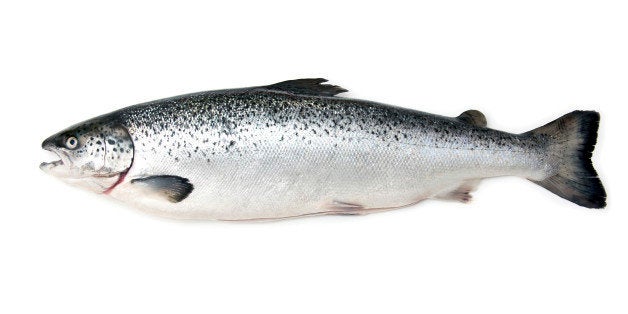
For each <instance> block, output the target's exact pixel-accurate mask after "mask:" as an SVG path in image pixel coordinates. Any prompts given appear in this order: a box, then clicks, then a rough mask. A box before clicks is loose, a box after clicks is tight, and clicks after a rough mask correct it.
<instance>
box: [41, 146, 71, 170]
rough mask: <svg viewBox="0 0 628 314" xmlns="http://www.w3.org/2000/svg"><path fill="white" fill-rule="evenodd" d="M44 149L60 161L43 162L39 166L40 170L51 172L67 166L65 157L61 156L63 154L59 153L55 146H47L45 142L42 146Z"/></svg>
mask: <svg viewBox="0 0 628 314" xmlns="http://www.w3.org/2000/svg"><path fill="white" fill-rule="evenodd" d="M42 148H43V149H44V150H46V151H48V152H50V154H54V155H55V156H56V157H57V158H59V159H58V160H54V161H49V162H42V163H41V164H39V169H41V170H43V171H46V172H49V171H51V170H53V169H55V168H57V167H60V166H64V165H65V163H64V162H63V157H62V156H61V152H59V151H57V150H56V149H55V148H54V146H51V145H50V144H46V143H45V142H44V145H42Z"/></svg>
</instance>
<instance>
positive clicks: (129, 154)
mask: <svg viewBox="0 0 628 314" xmlns="http://www.w3.org/2000/svg"><path fill="white" fill-rule="evenodd" d="M41 147H42V148H43V149H45V150H47V151H50V152H52V153H54V154H56V155H57V157H58V158H59V160H56V161H52V162H43V163H41V165H40V166H39V168H41V169H42V170H43V171H44V172H46V173H48V174H51V175H53V176H55V177H57V178H59V179H61V180H63V181H66V182H67V183H70V184H72V185H79V186H82V187H84V188H87V189H89V190H93V191H96V192H105V191H107V190H108V189H110V188H112V187H113V186H114V185H115V184H116V183H117V182H118V180H119V179H120V178H121V177H122V176H123V175H124V174H125V173H126V172H127V171H128V169H129V168H130V167H131V165H132V163H133V154H134V147H133V140H132V139H131V136H130V135H129V133H128V131H127V130H126V128H124V127H123V126H122V125H121V124H119V123H116V122H114V121H113V119H111V118H107V117H101V118H95V119H92V120H88V121H85V122H82V123H79V124H76V125H74V126H71V127H69V128H67V129H64V130H62V131H60V132H58V133H56V134H54V135H52V136H50V137H48V138H47V139H46V140H44V141H43V143H42V144H41Z"/></svg>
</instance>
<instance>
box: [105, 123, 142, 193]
mask: <svg viewBox="0 0 628 314" xmlns="http://www.w3.org/2000/svg"><path fill="white" fill-rule="evenodd" d="M120 127H121V128H122V129H124V131H125V132H126V134H127V135H128V136H129V140H131V143H133V137H132V136H131V134H130V133H129V130H128V129H127V128H126V127H124V126H122V125H120ZM134 161H135V143H133V155H132V156H131V164H130V165H129V167H128V168H126V170H124V171H122V172H120V175H119V176H118V181H116V183H114V184H113V185H111V186H110V187H109V188H107V189H106V190H104V191H103V192H102V194H107V195H109V194H111V192H112V191H113V189H115V188H116V187H117V186H118V185H120V183H122V182H124V179H125V178H126V175H127V174H128V173H129V171H130V170H131V167H133V162H134ZM105 162H107V141H106V139H105Z"/></svg>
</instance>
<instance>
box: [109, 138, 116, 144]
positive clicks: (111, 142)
mask: <svg viewBox="0 0 628 314" xmlns="http://www.w3.org/2000/svg"><path fill="white" fill-rule="evenodd" d="M107 143H108V144H109V145H116V141H114V140H112V139H107Z"/></svg>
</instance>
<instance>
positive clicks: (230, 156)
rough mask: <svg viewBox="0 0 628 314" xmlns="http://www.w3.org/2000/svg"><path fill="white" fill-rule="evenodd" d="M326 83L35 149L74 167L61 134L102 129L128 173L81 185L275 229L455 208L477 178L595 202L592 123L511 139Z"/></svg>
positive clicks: (201, 103) (173, 103) (192, 102)
mask: <svg viewBox="0 0 628 314" xmlns="http://www.w3.org/2000/svg"><path fill="white" fill-rule="evenodd" d="M324 82H325V80H322V79H301V80H293V81H286V82H281V83H277V84H273V85H269V86H261V87H252V88H242V89H233V90H220V91H209V92H201V93H195V94H189V95H183V96H177V97H172V98H168V99H163V100H158V101H153V102H148V103H144V104H139V105H135V106H131V107H127V108H123V109H120V110H118V111H115V112H112V113H110V114H107V115H104V116H100V117H97V118H94V119H92V120H88V121H86V122H85V123H82V124H79V125H77V126H73V127H71V128H69V129H66V130H64V131H62V132H60V133H58V134H55V135H53V136H52V137H50V138H49V139H47V140H46V141H44V144H43V146H44V148H46V149H49V150H52V151H54V152H57V153H58V154H60V155H61V154H65V155H68V156H70V157H72V156H73V154H74V153H76V152H77V150H70V149H68V148H67V147H64V145H63V143H64V141H66V140H67V138H68V136H75V137H78V138H79V142H81V143H83V142H84V138H85V137H86V136H90V133H95V132H98V131H97V128H94V126H95V125H98V126H106V127H107V128H109V129H108V130H109V133H112V134H111V135H106V136H108V138H109V139H111V140H112V141H115V142H119V143H125V142H126V143H132V145H131V147H130V148H127V149H128V150H131V149H132V161H131V162H128V158H127V162H126V163H124V162H120V163H118V164H115V166H113V167H110V168H111V170H110V173H109V175H110V177H115V178H117V181H116V182H115V183H114V184H112V183H111V182H110V181H111V179H109V181H106V182H102V181H101V179H100V178H98V177H97V176H94V173H95V172H96V171H94V170H91V171H90V169H82V170H81V171H82V174H81V178H80V180H83V181H93V182H96V183H92V184H91V185H92V186H93V185H96V186H100V187H102V189H103V190H101V191H100V192H104V191H106V193H107V194H109V195H111V196H112V197H114V198H117V199H120V200H122V201H123V202H126V203H130V204H131V205H133V206H135V207H137V208H140V209H142V210H145V211H148V212H151V213H155V214H158V215H161V216H166V217H173V218H193V219H219V220H249V219H276V218H287V217H296V216H304V215H314V214H364V213H370V212H375V211H380V210H388V209H392V208H398V207H402V206H406V205H410V204H414V203H416V202H419V201H421V200H424V199H427V198H441V199H455V200H459V201H463V202H466V201H468V200H469V199H470V194H469V193H470V192H471V191H472V190H473V189H474V188H475V186H476V185H477V183H478V182H479V181H480V180H481V179H483V178H488V177H496V176H519V177H523V178H526V179H529V180H531V181H533V182H535V183H537V184H539V185H541V186H543V187H545V188H547V189H548V190H550V191H552V192H554V193H556V194H558V195H559V196H561V197H563V198H566V199H569V200H571V201H573V202H575V203H577V204H579V205H582V206H587V207H603V205H604V204H605V202H604V200H605V198H606V194H605V192H604V189H603V187H602V185H601V182H600V181H599V179H598V178H597V174H595V170H594V169H593V167H592V165H591V163H590V155H591V152H592V150H593V146H594V144H595V138H596V132H597V123H598V121H599V115H598V114H597V113H594V112H587V111H577V112H573V113H570V114H568V115H565V116H564V117H561V118H559V119H558V120H556V121H555V122H553V123H550V124H548V125H546V126H543V127H541V128H539V129H536V130H533V131H531V132H527V133H524V134H511V133H507V132H502V131H498V130H494V129H490V128H487V127H486V119H485V118H484V116H483V115H482V114H481V113H480V112H479V111H474V110H470V111H467V112H465V113H463V114H461V115H460V116H459V117H455V118H451V117H444V116H438V115H433V114H428V113H424V112H419V111H415V110H410V109H405V108H400V107H395V106H389V105H385V104H380V103H376V102H371V101H364V100H356V99H348V98H342V97H337V96H335V95H336V94H338V93H340V92H344V91H346V90H344V89H342V88H340V87H338V86H334V85H328V84H323V83H324ZM77 130H87V132H85V131H82V132H77ZM80 149H82V148H79V150H80ZM116 149H118V148H116ZM123 152H124V151H123ZM109 154H110V152H109V151H107V153H106V155H107V156H109ZM127 156H128V154H127ZM583 156H584V157H586V158H584V159H583V158H582V157H583ZM111 157H114V160H115V159H116V158H115V156H114V155H111ZM66 159H67V162H66V160H64V163H63V165H56V166H53V165H52V163H48V164H45V165H44V164H42V169H44V170H46V171H51V172H61V171H60V170H59V169H65V168H67V169H69V170H71V169H74V168H75V167H73V164H74V163H76V164H79V163H84V160H85V159H88V157H87V156H84V155H77V156H75V158H74V159H75V160H71V159H72V158H66ZM105 159H106V158H105ZM129 163H130V164H129ZM57 168H59V169H57ZM52 170H54V171H52ZM74 171H75V170H74ZM101 175H102V174H101ZM72 180H79V179H77V178H76V177H73V178H72ZM97 192H98V190H97Z"/></svg>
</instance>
